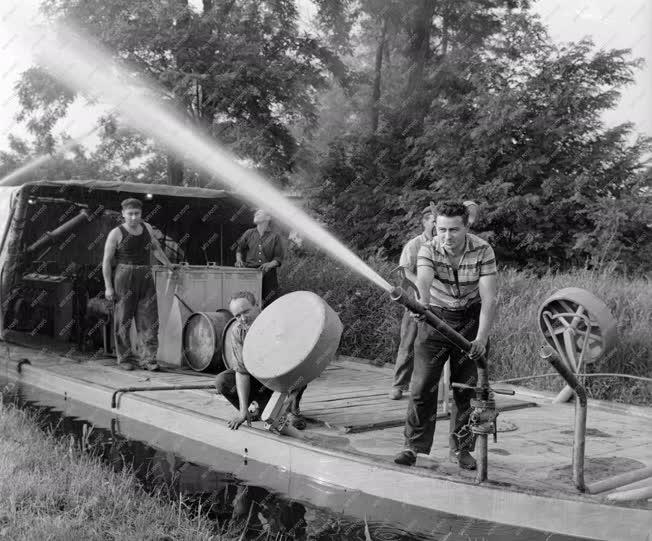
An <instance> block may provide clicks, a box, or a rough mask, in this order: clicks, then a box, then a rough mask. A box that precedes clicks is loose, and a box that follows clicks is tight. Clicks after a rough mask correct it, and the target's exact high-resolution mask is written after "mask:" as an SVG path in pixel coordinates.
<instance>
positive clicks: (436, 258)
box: [417, 233, 496, 310]
mask: <svg viewBox="0 0 652 541" xmlns="http://www.w3.org/2000/svg"><path fill="white" fill-rule="evenodd" d="M421 266H425V267H430V268H432V269H433V270H434V271H435V277H434V280H433V281H432V284H431V286H430V304H431V305H432V306H438V307H440V308H448V309H449V310H462V309H464V308H467V307H468V306H471V305H472V304H475V303H477V302H479V301H480V288H479V286H478V282H479V281H480V277H481V276H488V275H491V274H496V256H495V255H494V251H493V248H492V247H491V246H490V245H489V243H488V242H487V241H485V240H483V239H481V238H480V237H477V236H476V235H472V234H471V233H467V235H466V245H465V246H464V254H463V255H462V259H460V264H459V267H458V268H457V270H455V269H454V268H453V265H452V264H451V262H450V260H449V259H448V255H446V252H445V251H444V247H443V246H442V245H441V241H440V239H439V237H435V238H434V239H433V240H432V242H430V243H427V244H425V245H423V246H422V247H421V249H420V250H419V254H418V257H417V267H421Z"/></svg>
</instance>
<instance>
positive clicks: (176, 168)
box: [0, 0, 652, 272]
mask: <svg viewBox="0 0 652 541" xmlns="http://www.w3.org/2000/svg"><path fill="white" fill-rule="evenodd" d="M304 4H305V2H300V1H299V0H270V1H267V0H261V1H258V0H256V1H254V0H203V1H202V2H201V3H200V2H198V1H190V0H163V1H161V2H152V1H151V0H88V1H86V0H84V1H81V0H47V2H45V4H44V5H45V9H46V12H47V13H48V14H49V16H50V17H52V18H53V19H59V18H61V19H64V20H66V21H69V22H70V21H72V22H74V23H76V24H77V26H79V27H81V28H83V29H84V30H85V31H86V32H88V33H89V34H91V35H92V36H94V37H96V38H98V39H99V40H100V41H101V42H102V43H103V44H104V45H106V47H107V48H108V49H109V50H110V51H112V53H113V54H114V56H115V57H116V58H119V59H122V60H124V61H125V62H127V63H129V64H130V65H131V66H133V67H134V68H136V69H137V70H139V71H141V72H143V73H145V74H146V75H147V76H148V77H150V78H152V79H153V80H154V81H155V82H157V83H158V85H159V88H160V92H161V95H162V96H163V97H165V98H166V99H168V100H173V101H174V102H176V104H177V105H178V108H179V109H181V110H183V111H185V112H186V115H187V119H188V122H192V123H196V124H197V125H198V126H201V127H203V128H204V129H206V130H208V131H209V132H210V133H211V134H212V135H213V136H214V137H215V138H216V139H217V140H219V141H221V142H223V143H225V144H226V145H227V146H228V147H229V148H230V150H232V151H233V152H234V153H235V154H236V155H237V156H239V157H240V158H242V159H243V160H245V161H246V162H247V163H250V164H251V165H252V167H257V168H260V169H261V170H262V171H263V172H265V173H266V174H267V175H268V177H269V178H270V179H271V180H272V181H273V182H277V183H280V184H285V185H287V184H288V183H290V184H291V185H292V186H293V187H296V188H298V189H299V190H301V191H303V192H304V193H305V194H307V195H309V202H310V203H309V204H310V205H311V206H312V210H313V211H314V212H315V214H318V215H319V216H320V218H321V219H322V220H323V222H325V223H326V224H327V226H328V227H329V229H330V230H331V231H333V232H334V233H335V234H336V235H338V236H339V237H340V238H342V240H344V241H345V242H346V243H347V244H348V245H349V246H351V247H352V248H354V249H355V250H356V251H357V252H358V253H363V254H366V255H369V254H375V255H378V254H382V255H386V256H388V257H390V258H396V257H397V255H398V252H399V251H400V248H401V246H402V244H403V243H404V242H405V240H406V238H407V237H408V236H409V235H410V234H412V233H413V230H414V229H416V228H418V209H419V208H421V207H422V206H423V205H424V203H426V202H427V201H429V200H439V199H442V198H469V199H474V200H476V201H479V202H480V203H481V204H482V220H481V222H480V223H479V224H478V225H477V228H478V230H480V231H482V233H483V235H484V236H485V237H486V238H490V239H491V240H492V243H493V244H494V246H495V248H496V252H497V255H498V258H499V260H500V262H503V263H510V264H514V265H517V266H520V267H529V268H535V269H539V270H540V269H549V268H567V267H571V266H578V265H579V266H589V267H602V266H604V265H606V264H607V263H610V262H616V263H617V266H616V267H613V268H618V269H620V270H627V271H630V272H640V271H641V270H643V271H649V270H650V268H652V263H651V261H652V242H650V225H649V224H651V223H652V205H651V204H650V203H652V195H651V194H652V182H651V180H652V173H651V169H650V166H649V164H648V163H647V162H646V158H648V157H649V156H650V152H651V151H652V144H651V140H650V138H645V137H642V136H637V135H636V133H635V132H634V130H633V125H632V124H622V125H619V126H615V127H606V126H605V125H604V124H603V122H602V121H601V117H602V113H603V112H604V111H605V110H608V109H610V108H613V107H614V106H615V104H616V102H617V100H618V98H619V90H620V89H621V88H622V87H623V86H624V85H627V84H629V83H631V82H632V80H633V74H634V72H635V70H636V69H637V68H638V66H639V61H638V60H636V59H632V58H631V56H630V54H629V52H628V51H626V50H598V49H596V47H594V46H593V44H592V43H591V42H590V41H588V40H585V41H581V42H579V43H570V44H565V45H558V44H555V43H553V42H552V40H551V39H550V37H549V36H548V34H547V33H546V30H545V27H544V26H543V25H542V24H541V22H540V21H539V20H538V19H537V18H536V17H535V16H534V15H533V14H532V13H531V11H530V10H529V8H530V6H529V4H530V3H529V2H528V1H527V0H410V1H407V2H406V1H398V0H314V2H313V4H314V6H315V8H316V11H315V20H314V21H313V22H314V23H315V25H314V28H313V29H312V31H311V33H308V32H307V30H306V28H305V26H306V25H305V24H303V23H302V22H301V21H300V17H299V14H298V8H299V7H300V6H302V5H304ZM18 95H19V99H20V104H21V107H22V109H21V113H20V118H21V119H22V120H23V121H24V122H25V124H26V126H27V128H28V130H29V131H30V133H31V134H32V135H33V136H34V140H33V141H30V142H27V141H22V140H19V139H16V138H12V139H11V141H10V148H9V149H8V150H7V151H5V152H1V153H0V174H4V173H7V172H10V171H12V170H14V169H16V168H17V167H18V166H19V165H20V164H21V163H25V162H27V161H29V159H30V158H32V157H33V156H35V155H38V154H40V153H44V152H51V151H52V149H53V148H54V147H55V146H56V145H57V144H58V143H60V141H55V139H54V137H53V128H54V126H55V125H56V123H57V122H58V121H60V120H61V119H62V118H64V117H65V115H66V113H67V111H68V110H69V109H70V106H71V105H72V104H74V103H75V100H77V99H79V97H78V96H76V95H75V94H74V93H72V92H71V91H70V90H68V89H66V88H65V87H63V86H61V85H60V84H59V83H58V82H56V81H54V80H52V78H50V77H49V75H48V74H47V73H45V72H43V71H42V70H40V69H38V68H33V69H30V70H28V71H27V72H26V73H25V74H24V76H23V77H22V79H21V80H20V82H19V84H18ZM100 122H101V125H102V129H101V130H100V131H99V134H100V144H99V146H98V147H96V148H93V149H90V150H89V149H85V148H83V147H82V146H80V145H76V146H75V145H73V146H72V147H71V148H70V149H69V150H68V151H67V152H66V153H64V154H62V155H58V156H56V157H55V158H54V159H53V160H51V161H50V162H48V163H46V164H44V165H43V166H41V167H40V168H38V169H36V170H34V171H32V172H31V174H30V175H28V177H29V178H44V177H47V178H88V177H93V178H106V179H107V180H138V181H141V182H167V183H170V184H186V185H206V183H207V182H208V181H209V179H207V178H204V177H202V175H200V174H198V173H197V172H195V171H192V170H191V169H189V168H187V167H186V166H184V164H183V157H182V156H173V155H168V154H167V153H166V151H165V149H162V148H159V147H158V146H157V143H156V141H151V140H148V139H146V138H144V137H143V136H141V135H140V134H136V133H133V132H131V131H130V130H129V129H128V128H127V127H125V126H122V125H121V124H120V121H119V120H117V121H116V119H115V118H113V117H112V116H111V114H108V115H106V116H105V117H103V118H102V119H101V121H100Z"/></svg>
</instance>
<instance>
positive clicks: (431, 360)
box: [394, 202, 496, 470]
mask: <svg viewBox="0 0 652 541" xmlns="http://www.w3.org/2000/svg"><path fill="white" fill-rule="evenodd" d="M468 227H469V212H468V210H467V208H466V207H465V206H464V205H463V204H462V203H446V202H445V203H440V204H439V205H437V207H436V225H435V232H436V236H435V237H434V239H433V240H432V242H430V243H427V244H425V245H424V246H422V247H421V249H420V250H419V254H418V256H417V287H418V289H419V302H421V303H422V304H423V305H425V306H426V307H427V308H428V309H429V310H431V311H432V312H433V313H435V314H436V315H437V316H438V317H439V318H440V319H442V320H443V321H445V322H446V323H447V324H448V325H449V326H450V327H452V328H453V329H455V330H456V331H457V332H459V333H460V334H462V336H464V337H465V338H467V339H468V340H469V341H471V350H470V352H469V353H468V355H467V354H463V353H462V352H461V351H460V350H459V349H457V348H456V347H455V346H453V345H452V344H451V343H450V342H449V341H448V340H447V339H446V338H445V337H444V336H443V335H442V334H440V333H439V332H437V331H436V330H435V329H433V328H432V327H431V326H430V325H428V324H427V323H425V321H420V322H419V325H418V333H417V339H416V342H415V344H414V372H413V374H412V382H411V387H410V391H411V393H410V400H409V403H408V412H407V419H406V423H405V448H404V450H403V451H401V452H400V453H399V454H398V455H396V457H395V458H394V462H396V463H397V464H403V465H406V466H411V465H413V464H414V463H415V462H416V459H417V453H424V454H429V453H430V449H431V447H432V441H433V438H434V434H435V420H436V413H437V391H438V384H439V378H440V376H441V373H442V368H443V367H444V364H445V363H446V360H447V359H448V358H449V356H450V369H451V381H452V382H456V383H463V384H466V385H471V386H474V385H475V384H476V382H477V370H476V365H475V361H474V359H475V358H476V357H478V356H482V355H484V354H485V353H486V351H487V347H488V340H489V331H490V329H491V325H492V324H493V321H494V318H495V315H496V258H495V256H494V251H493V249H492V248H491V246H490V245H489V244H488V243H487V242H486V241H484V240H483V239H481V238H480V237H477V236H475V235H472V234H470V233H469V232H468ZM473 394H474V391H473V390H472V389H458V388H455V389H454V390H453V407H452V409H451V423H450V436H449V445H450V458H451V460H453V461H455V462H457V463H458V465H459V466H460V467H461V468H464V469H469V470H474V469H475V468H476V462H475V459H474V458H473V457H472V456H471V454H470V451H472V450H473V449H474V448H475V436H474V435H473V434H472V433H470V431H469V430H468V428H467V423H468V420H469V414H470V410H471V407H470V402H471V398H472V397H473Z"/></svg>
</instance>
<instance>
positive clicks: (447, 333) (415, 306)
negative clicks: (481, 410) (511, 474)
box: [390, 287, 493, 483]
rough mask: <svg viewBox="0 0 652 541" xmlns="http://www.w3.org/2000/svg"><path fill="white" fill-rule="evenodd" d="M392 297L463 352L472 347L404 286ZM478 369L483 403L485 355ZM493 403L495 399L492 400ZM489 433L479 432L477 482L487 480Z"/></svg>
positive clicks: (486, 391)
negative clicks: (405, 289) (407, 291)
mask: <svg viewBox="0 0 652 541" xmlns="http://www.w3.org/2000/svg"><path fill="white" fill-rule="evenodd" d="M390 298H391V299H392V300H393V301H396V302H398V303H399V304H402V305H403V306H405V307H406V308H407V309H408V310H410V311H411V312H413V313H415V314H419V315H421V316H423V317H424V318H425V321H426V323H428V325H430V326H431V327H433V328H434V329H436V330H437V331H438V332H440V333H441V334H442V335H443V336H444V337H446V339H448V340H449V341H450V342H451V343H452V344H453V345H455V346H457V347H458V348H459V349H461V350H462V351H463V352H465V353H468V351H469V350H470V349H471V342H469V341H468V340H467V339H466V338H464V337H463V336H462V335H461V334H460V333H458V332H457V331H455V330H454V329H452V328H451V327H449V326H448V325H447V324H446V323H445V322H444V321H442V320H441V319H439V318H438V317H437V316H436V315H435V314H433V313H432V312H431V311H430V310H428V308H426V307H425V306H423V305H422V304H421V303H419V302H418V301H417V300H415V299H414V298H412V297H410V296H409V295H408V294H407V293H406V292H405V291H404V290H403V289H402V288H400V287H395V288H394V289H392V291H391V292H390ZM474 361H475V364H476V367H477V369H478V385H477V387H476V399H477V400H478V401H482V402H483V403H488V402H490V401H489V375H488V373H487V361H486V358H485V357H484V356H482V357H476V358H475V359H474ZM491 402H492V403H493V401H491ZM488 437H489V435H488V434H487V433H477V440H476V445H477V446H478V453H477V470H476V476H475V482H476V483H483V482H484V481H486V480H487V456H488V452H487V451H488V449H487V447H488V443H487V438H488Z"/></svg>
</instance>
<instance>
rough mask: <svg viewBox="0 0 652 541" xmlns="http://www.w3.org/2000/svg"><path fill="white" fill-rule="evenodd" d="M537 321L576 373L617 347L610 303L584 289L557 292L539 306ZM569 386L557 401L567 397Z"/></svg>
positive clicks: (541, 329) (551, 344) (547, 337)
mask: <svg viewBox="0 0 652 541" xmlns="http://www.w3.org/2000/svg"><path fill="white" fill-rule="evenodd" d="M537 322H538V326H539V330H540V331H541V333H542V335H543V338H544V340H545V341H546V342H547V343H548V344H549V345H550V346H552V347H553V348H554V349H555V350H556V351H557V353H558V354H559V356H560V357H561V359H562V360H563V361H564V362H565V363H566V364H567V365H568V367H569V368H570V369H571V370H573V372H576V373H577V372H580V371H581V370H582V367H583V366H584V365H585V364H591V363H594V362H596V361H598V360H599V359H601V358H602V357H604V356H605V355H607V354H608V353H609V352H610V351H612V350H613V348H614V347H615V346H616V340H617V330H616V320H615V319H614V317H613V316H612V314H611V312H610V311H609V308H608V307H607V305H606V304H605V303H604V302H602V300H600V299H599V298H598V297H596V296H595V295H593V293H591V292H590V291H587V290H585V289H581V288H578V287H568V288H564V289H560V290H559V291H557V292H555V293H554V294H553V295H551V296H550V297H548V298H547V299H546V300H545V301H544V302H543V304H542V305H541V307H540V308H539V314H538V318H537ZM568 389H569V388H567V389H564V391H562V393H560V395H559V396H558V397H557V400H556V401H563V398H564V397H565V399H566V400H568V398H570V393H569V392H568Z"/></svg>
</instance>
